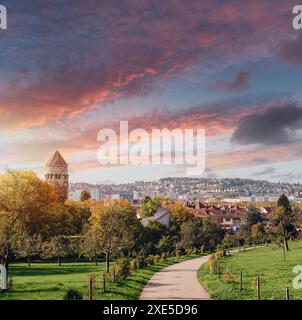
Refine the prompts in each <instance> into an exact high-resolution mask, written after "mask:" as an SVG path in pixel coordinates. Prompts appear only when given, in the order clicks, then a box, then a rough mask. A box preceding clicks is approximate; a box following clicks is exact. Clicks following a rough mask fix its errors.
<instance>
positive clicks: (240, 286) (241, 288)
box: [239, 270, 243, 291]
mask: <svg viewBox="0 0 302 320" xmlns="http://www.w3.org/2000/svg"><path fill="white" fill-rule="evenodd" d="M239 289H240V291H242V290H243V285H242V270H240V285H239Z"/></svg>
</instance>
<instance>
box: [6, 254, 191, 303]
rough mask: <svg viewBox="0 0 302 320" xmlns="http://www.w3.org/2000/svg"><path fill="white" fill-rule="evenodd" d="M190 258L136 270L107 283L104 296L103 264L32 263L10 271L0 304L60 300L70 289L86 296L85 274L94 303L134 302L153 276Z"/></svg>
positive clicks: (15, 267) (12, 266)
mask: <svg viewBox="0 0 302 320" xmlns="http://www.w3.org/2000/svg"><path fill="white" fill-rule="evenodd" d="M194 257H196V256H190V257H189V256H186V257H180V258H174V259H170V260H168V261H166V262H162V263H158V264H156V265H153V266H149V267H148V268H144V269H140V270H137V271H136V272H134V273H133V274H132V275H131V276H129V277H127V278H126V279H125V280H122V281H120V282H118V283H116V284H113V283H108V286H107V292H106V293H105V294H103V293H101V290H102V274H103V271H104V270H105V263H104V262H102V263H99V265H98V266H95V265H94V264H93V263H89V262H85V263H65V264H64V263H63V264H62V266H61V267H59V266H58V265H57V264H55V263H34V264H32V265H31V266H30V267H28V266H27V265H26V264H23V263H16V264H13V265H11V267H10V272H11V273H12V276H13V289H12V290H11V291H10V292H8V293H0V300H62V299H63V296H64V294H65V293H66V291H67V290H68V289H70V288H73V289H77V290H79V291H80V292H82V293H83V295H86V294H87V283H88V281H87V280H88V274H89V273H94V274H95V297H94V298H95V299H100V300H135V299H138V297H139V295H140V293H141V290H142V289H143V287H144V286H145V285H146V283H147V282H148V281H149V279H150V278H151V277H152V275H153V274H154V273H155V272H157V271H159V270H161V269H162V268H164V267H166V266H169V265H171V264H174V263H178V262H181V261H184V260H187V259H192V258H194ZM112 266H113V264H112Z"/></svg>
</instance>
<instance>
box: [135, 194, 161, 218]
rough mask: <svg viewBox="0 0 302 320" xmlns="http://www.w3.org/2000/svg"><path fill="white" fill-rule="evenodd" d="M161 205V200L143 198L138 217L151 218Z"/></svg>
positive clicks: (157, 198)
mask: <svg viewBox="0 0 302 320" xmlns="http://www.w3.org/2000/svg"><path fill="white" fill-rule="evenodd" d="M161 205H162V198H159V197H156V198H154V199H151V198H150V197H145V199H144V202H143V204H142V206H141V208H140V216H141V217H142V218H143V217H152V216H154V214H155V212H156V211H157V209H158V208H160V207H161Z"/></svg>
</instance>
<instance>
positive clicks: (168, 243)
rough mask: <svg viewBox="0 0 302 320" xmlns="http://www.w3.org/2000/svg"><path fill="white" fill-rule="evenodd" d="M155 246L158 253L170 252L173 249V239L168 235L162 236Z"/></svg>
mask: <svg viewBox="0 0 302 320" xmlns="http://www.w3.org/2000/svg"><path fill="white" fill-rule="evenodd" d="M156 248H157V250H158V252H159V253H164V252H169V253H171V252H173V251H174V250H175V245H174V241H173V239H172V238H171V237H170V236H163V237H161V238H160V239H159V241H158V243H157V245H156Z"/></svg>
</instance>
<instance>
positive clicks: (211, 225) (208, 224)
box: [201, 218, 225, 250]
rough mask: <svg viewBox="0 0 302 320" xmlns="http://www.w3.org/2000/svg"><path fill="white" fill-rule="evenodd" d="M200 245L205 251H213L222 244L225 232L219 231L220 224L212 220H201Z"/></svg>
mask: <svg viewBox="0 0 302 320" xmlns="http://www.w3.org/2000/svg"><path fill="white" fill-rule="evenodd" d="M201 233H202V245H203V246H204V248H205V250H215V249H216V248H217V246H218V245H219V244H220V243H221V242H222V239H223V237H224V234H225V232H224V231H223V230H222V229H221V226H220V223H219V222H218V221H216V220H215V219H212V218H206V219H203V224H202V231H201Z"/></svg>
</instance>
